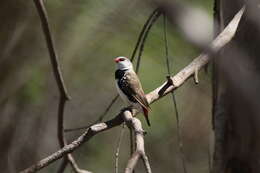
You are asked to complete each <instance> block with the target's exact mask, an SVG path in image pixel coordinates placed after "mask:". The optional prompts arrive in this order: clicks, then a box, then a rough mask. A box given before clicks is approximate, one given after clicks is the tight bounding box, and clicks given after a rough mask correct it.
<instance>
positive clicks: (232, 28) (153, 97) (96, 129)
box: [21, 7, 244, 173]
mask: <svg viewBox="0 0 260 173" xmlns="http://www.w3.org/2000/svg"><path fill="white" fill-rule="evenodd" d="M243 13H244V7H243V8H242V9H241V10H240V11H239V12H238V13H237V14H236V15H235V17H234V18H233V19H232V21H231V22H230V23H229V24H228V26H227V27H226V28H225V29H224V30H223V31H222V32H221V33H220V34H219V35H218V37H217V38H216V39H215V40H214V41H213V42H212V44H211V46H210V47H211V48H212V50H214V51H215V52H217V51H219V49H221V48H222V47H224V46H225V45H226V44H227V43H228V42H229V41H230V40H231V39H232V38H233V36H234V35H235V32H236V30H237V26H238V24H239V21H240V19H241V16H242V15H243ZM209 59H210V56H209V54H206V53H204V54H201V55H199V56H198V57H197V58H195V59H194V60H193V61H192V62H191V63H190V64H189V65H188V66H186V67H185V68H184V69H182V70H181V71H180V72H179V73H177V74H176V75H175V76H173V77H171V78H170V80H168V81H166V82H165V83H164V84H163V85H161V86H160V87H158V88H156V89H155V90H154V91H152V92H150V93H149V94H147V95H146V98H147V100H148V102H149V104H152V103H153V102H155V101H157V100H159V99H160V98H162V97H163V96H165V95H167V94H168V93H170V92H172V91H173V90H175V89H177V88H178V87H180V86H181V85H182V84H183V83H184V82H185V81H186V80H187V79H188V78H190V77H191V76H193V75H194V73H195V70H196V69H198V70H200V69H201V68H202V67H203V66H204V65H206V64H207V63H208V62H209ZM171 82H172V84H173V85H172V84H169V83H171ZM125 112H126V111H121V112H120V113H119V114H118V115H117V116H116V117H115V118H113V119H111V120H109V121H107V122H104V123H99V124H95V125H92V126H91V127H90V128H89V129H88V130H87V131H86V132H84V133H83V134H82V135H81V136H80V137H78V138H77V139H76V140H75V141H73V142H72V143H70V144H68V145H66V146H64V147H63V148H62V149H60V150H58V151H56V152H55V153H53V154H51V155H49V156H48V157H46V158H44V159H42V160H40V161H38V162H37V163H36V164H34V165H32V166H31V167H29V168H27V169H25V170H23V171H21V173H31V172H36V171H38V170H40V169H42V168H43V167H46V166H48V165H49V164H51V163H52V162H54V161H56V160H58V159H60V158H61V157H63V156H64V155H65V154H68V153H71V152H73V151H74V150H75V149H77V148H78V147H80V146H81V145H82V144H83V143H84V142H87V141H88V140H89V139H91V138H92V137H93V136H95V135H96V134H98V133H100V132H103V131H106V130H109V129H110V128H113V127H116V126H118V125H120V124H122V123H123V122H124V118H123V116H124V115H125ZM131 112H133V114H132V115H133V116H134V115H136V114H137V113H138V111H136V110H132V111H131Z"/></svg>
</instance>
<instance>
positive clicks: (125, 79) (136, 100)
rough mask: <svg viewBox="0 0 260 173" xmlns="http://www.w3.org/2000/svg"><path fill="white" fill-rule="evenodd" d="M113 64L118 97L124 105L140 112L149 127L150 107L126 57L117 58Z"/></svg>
mask: <svg viewBox="0 0 260 173" xmlns="http://www.w3.org/2000/svg"><path fill="white" fill-rule="evenodd" d="M115 62H116V64H117V69H116V72H115V79H116V88H117V91H118V93H119V95H120V97H121V98H122V99H123V100H124V102H125V103H126V104H129V105H131V106H133V107H134V108H136V109H138V110H140V111H142V112H143V114H144V117H145V119H146V121H147V124H148V125H149V126H150V121H149V119H148V111H149V110H150V107H149V104H148V102H147V99H146V97H145V94H144V91H143V88H142V85H141V83H140V80H139V78H138V76H137V74H136V73H135V71H134V69H133V65H132V63H131V61H130V60H129V59H127V58H126V57H117V58H115Z"/></svg>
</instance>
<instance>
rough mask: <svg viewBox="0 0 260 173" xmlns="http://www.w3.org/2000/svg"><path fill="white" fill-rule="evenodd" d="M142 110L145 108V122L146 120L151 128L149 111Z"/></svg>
mask: <svg viewBox="0 0 260 173" xmlns="http://www.w3.org/2000/svg"><path fill="white" fill-rule="evenodd" d="M142 108H143V112H144V117H145V120H146V122H147V124H148V126H151V124H150V121H149V118H148V109H147V108H144V107H142Z"/></svg>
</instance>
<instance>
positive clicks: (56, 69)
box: [34, 0, 88, 173]
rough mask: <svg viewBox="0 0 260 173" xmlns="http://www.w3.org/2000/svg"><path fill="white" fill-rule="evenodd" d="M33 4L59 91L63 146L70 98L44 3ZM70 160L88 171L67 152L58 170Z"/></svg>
mask: <svg viewBox="0 0 260 173" xmlns="http://www.w3.org/2000/svg"><path fill="white" fill-rule="evenodd" d="M34 4H35V6H36V8H37V11H38V14H39V16H40V19H41V25H42V29H43V33H44V36H45V39H46V44H47V47H48V50H49V54H50V60H51V64H52V69H53V73H54V76H55V80H56V83H57V86H58V89H59V93H60V99H59V107H58V125H57V128H58V130H57V131H58V140H59V144H60V147H61V148H62V147H64V146H65V145H66V144H67V142H66V139H65V136H64V126H63V122H64V108H65V105H66V101H67V100H69V99H70V97H69V95H68V92H67V89H66V86H65V83H64V80H63V77H62V72H61V69H60V64H59V61H58V56H57V53H56V49H55V47H54V43H53V39H52V36H51V31H50V27H49V22H48V15H47V11H46V9H45V6H44V3H43V1H42V0H34ZM68 161H69V162H70V164H71V166H72V168H73V170H74V171H75V172H76V173H83V172H85V173H86V172H88V171H84V170H81V169H79V167H78V165H77V163H76V161H75V160H74V158H73V156H72V155H71V154H70V153H69V154H68V155H67V157H66V158H64V161H63V162H62V164H61V166H60V168H59V170H58V172H59V173H62V172H64V170H65V168H66V166H67V162H68Z"/></svg>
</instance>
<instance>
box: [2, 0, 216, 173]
mask: <svg viewBox="0 0 260 173" xmlns="http://www.w3.org/2000/svg"><path fill="white" fill-rule="evenodd" d="M186 2H187V4H190V5H192V6H194V7H198V8H199V9H201V10H203V11H204V12H206V13H207V14H208V16H209V17H210V18H211V19H213V1H212V0H197V1H192V0H187V1H186ZM46 8H47V11H48V15H49V19H50V27H51V31H52V34H53V37H54V42H55V45H56V49H57V52H58V55H59V60H60V63H61V67H62V72H63V76H64V79H65V83H66V85H67V87H68V92H69V94H70V95H71V97H72V100H70V101H69V102H68V103H67V106H66V109H65V127H66V128H75V127H80V126H84V125H88V124H90V123H92V122H94V121H95V120H96V119H97V118H98V117H99V116H100V115H101V114H102V113H103V111H104V109H105V108H106V106H107V105H108V104H109V103H110V101H111V100H112V98H114V96H115V95H116V93H117V91H116V88H115V85H114V71H115V64H114V62H113V59H114V58H115V57H117V56H127V57H130V56H131V53H132V51H133V49H134V46H135V43H136V41H137V38H138V34H139V32H140V31H141V29H142V26H143V24H144V22H145V21H146V19H147V18H148V16H149V15H150V13H151V12H152V11H153V10H154V9H153V8H151V7H150V6H147V4H146V3H145V2H142V1H137V0H132V1H127V0H123V1H122V0H110V1H105V0H99V1H81V0H78V1H68V0H64V1H58V0H52V1H46ZM0 16H1V19H2V25H1V27H0V31H1V32H0V40H1V41H0V45H1V52H0V83H1V90H0V155H1V156H2V157H3V159H2V161H1V162H0V170H2V171H3V172H5V173H15V172H18V171H20V170H22V169H24V168H27V167H28V166H30V165H31V164H33V163H34V162H36V161H38V160H39V159H42V158H44V157H46V156H48V155H49V154H51V153H53V152H55V151H56V150H58V149H59V145H58V139H57V107H58V101H59V92H58V89H57V86H56V82H55V80H54V77H53V73H52V69H51V65H50V60H49V54H48V50H47V48H46V43H45V39H44V37H43V33H42V29H41V25H40V20H39V17H38V14H37V11H36V9H35V6H34V4H33V1H22V0H2V2H1V6H0ZM198 22H199V21H198ZM212 25H213V22H212ZM167 30H168V42H169V57H170V65H171V72H172V75H174V74H175V73H176V72H178V71H179V70H181V69H182V68H183V67H185V66H186V65H187V64H188V63H190V62H191V61H192V59H193V58H195V57H196V56H197V55H199V53H200V50H198V49H196V48H195V47H193V46H192V45H191V44H190V43H188V42H187V41H185V39H184V38H183V37H182V35H181V34H180V33H179V32H178V31H177V30H176V29H175V27H174V26H171V25H168V28H167ZM163 36H164V35H163V18H162V17H160V18H159V19H158V20H157V21H156V23H155V24H154V26H153V28H152V29H151V32H150V34H149V36H148V39H147V41H146V44H145V48H144V53H143V56H142V61H141V67H140V71H139V77H140V80H141V82H142V84H143V88H144V90H145V92H146V93H148V92H150V91H152V90H153V89H155V88H157V87H158V86H160V85H161V84H162V83H163V82H164V81H165V76H166V75H167V69H166V61H165V47H164V46H165V45H164V37H163ZM199 80H200V83H199V84H198V85H195V84H194V82H193V80H192V79H190V80H188V81H187V82H186V83H185V84H184V85H183V86H182V87H181V88H179V89H178V90H176V92H175V94H176V98H177V106H178V110H179V114H180V126H181V133H182V141H183V147H184V155H185V160H186V166H187V169H188V171H189V172H192V173H203V172H208V171H209V162H210V161H209V151H210V150H211V149H210V148H212V144H211V139H212V125H211V86H210V82H211V74H210V72H208V73H206V72H205V71H203V70H202V71H201V72H200V73H199ZM123 106H124V105H123V102H122V101H121V100H120V99H119V100H117V102H116V103H115V105H114V106H113V107H112V109H111V111H110V112H109V113H108V115H107V116H106V118H105V120H108V119H110V118H112V117H114V116H115V115H116V114H117V113H118V112H119V110H120V109H121V108H122V107H123ZM151 108H152V111H151V113H150V121H151V125H152V126H151V127H148V126H147V125H146V123H143V126H144V129H145V130H146V131H147V133H148V134H147V135H146V136H145V147H146V153H147V155H148V157H149V160H150V163H151V166H152V170H153V172H164V173H172V172H183V168H182V164H181V163H182V162H181V157H180V152H179V148H178V141H177V132H176V118H175V113H174V108H173V103H172V98H171V96H170V95H168V96H166V97H164V98H163V99H161V100H160V101H158V102H156V103H154V104H153V105H152V106H151ZM138 117H139V118H140V119H141V121H142V122H145V121H144V119H143V116H138ZM120 131H121V127H117V128H114V129H111V130H109V131H107V132H104V133H102V134H99V135H97V136H95V137H94V138H92V139H91V140H90V141H89V142H88V143H85V144H84V145H83V146H82V147H80V148H79V149H78V150H76V151H75V152H74V153H73V155H74V157H75V159H76V160H77V162H78V164H79V166H80V167H81V168H83V169H87V170H89V171H93V172H96V173H110V172H114V167H115V151H116V145H117V140H118V138H119V135H120ZM82 132H83V131H82V130H81V131H75V132H69V133H66V137H67V139H68V141H72V140H73V139H75V138H76V137H78V136H79V135H80V134H81V133H82ZM129 153H130V148H129V133H128V130H127V132H126V133H125V135H124V137H123V143H122V147H121V150H120V156H119V160H120V162H119V172H122V170H124V167H125V165H126V162H127V159H128V158H129ZM59 163H60V161H57V162H55V163H53V164H51V165H50V166H48V167H46V168H44V169H42V170H41V171H40V172H43V173H49V172H50V173H51V172H56V170H57V168H58V167H59ZM140 163H141V162H140ZM140 163H138V166H137V170H138V172H144V168H143V165H142V164H140ZM139 170H140V171H139ZM66 172H68V173H69V172H71V168H70V167H69V166H68V167H67V169H66Z"/></svg>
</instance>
